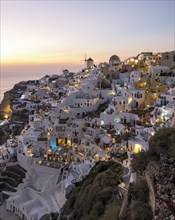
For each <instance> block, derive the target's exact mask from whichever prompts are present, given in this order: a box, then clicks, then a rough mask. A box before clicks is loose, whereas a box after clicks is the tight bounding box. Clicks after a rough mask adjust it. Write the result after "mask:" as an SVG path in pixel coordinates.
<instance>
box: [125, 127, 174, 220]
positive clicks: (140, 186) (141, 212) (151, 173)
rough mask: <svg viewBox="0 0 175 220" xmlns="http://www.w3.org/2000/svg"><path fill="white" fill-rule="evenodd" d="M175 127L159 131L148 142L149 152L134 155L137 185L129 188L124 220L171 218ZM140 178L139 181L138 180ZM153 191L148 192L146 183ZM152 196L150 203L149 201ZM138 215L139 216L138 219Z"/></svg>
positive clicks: (172, 208)
mask: <svg viewBox="0 0 175 220" xmlns="http://www.w3.org/2000/svg"><path fill="white" fill-rule="evenodd" d="M174 161H175V128H163V129H160V130H159V131H158V132H157V133H156V134H155V135H154V136H152V137H151V139H150V141H149V150H148V151H147V152H140V153H139V154H137V155H134V157H133V160H132V169H133V171H135V172H137V174H138V176H140V177H139V178H138V179H137V182H136V183H135V184H133V185H130V188H129V192H128V196H129V206H130V209H129V212H130V213H128V215H127V218H126V219H134V220H137V219H138V220H141V219H143V220H147V219H148V220H149V219H152V218H153V217H152V213H151V212H150V210H151V208H150V207H149V205H148V204H150V203H152V208H153V207H154V208H153V210H152V211H153V213H154V216H157V219H170V218H171V217H172V219H174V217H175V211H174V210H175V204H174V201H173V198H174V197H175V194H174V192H175V191H174V183H175V163H174ZM140 178H141V179H142V180H140ZM145 178H146V179H147V182H148V181H149V185H151V187H152V189H153V191H152V192H151V191H150V189H149V190H148V186H147V182H146V179H145ZM150 193H151V194H152V197H154V202H153V201H152V202H151V201H150V200H149V195H150ZM139 216H140V217H139Z"/></svg>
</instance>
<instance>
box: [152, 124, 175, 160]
mask: <svg viewBox="0 0 175 220" xmlns="http://www.w3.org/2000/svg"><path fill="white" fill-rule="evenodd" d="M149 153H150V154H152V155H154V154H155V155H157V156H158V157H160V154H166V155H167V156H170V157H174V158H175V128H163V129H160V130H159V131H158V132H157V133H156V134H155V135H154V136H152V137H151V139H150V141H149Z"/></svg>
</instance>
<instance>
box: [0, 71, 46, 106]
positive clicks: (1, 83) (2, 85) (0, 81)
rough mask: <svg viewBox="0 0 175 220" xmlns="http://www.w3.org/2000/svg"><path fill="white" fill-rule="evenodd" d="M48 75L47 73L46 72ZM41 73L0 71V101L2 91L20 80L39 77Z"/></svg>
mask: <svg viewBox="0 0 175 220" xmlns="http://www.w3.org/2000/svg"><path fill="white" fill-rule="evenodd" d="M48 75H49V74H48ZM43 76H44V74H43V73H34V74H24V73H7V72H6V73H3V72H2V73H1V75H0V102H1V101H2V99H3V97H4V93H5V92H7V91H9V90H10V89H12V88H13V86H14V85H15V84H16V83H18V82H21V81H27V80H34V79H40V78H42V77H43Z"/></svg>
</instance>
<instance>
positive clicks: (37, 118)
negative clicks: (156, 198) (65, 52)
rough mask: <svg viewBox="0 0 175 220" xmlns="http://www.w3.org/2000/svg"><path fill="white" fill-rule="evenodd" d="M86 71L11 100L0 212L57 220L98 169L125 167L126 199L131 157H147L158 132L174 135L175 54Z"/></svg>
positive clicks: (35, 83)
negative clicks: (164, 130) (166, 130)
mask: <svg viewBox="0 0 175 220" xmlns="http://www.w3.org/2000/svg"><path fill="white" fill-rule="evenodd" d="M85 64H86V67H85V68H84V69H82V70H81V71H79V72H77V73H73V72H70V71H69V70H67V69H65V70H63V73H62V74H61V75H58V74H55V75H51V76H49V75H46V76H44V77H43V78H41V79H38V80H30V81H27V82H20V83H18V84H16V85H15V86H14V88H13V90H12V91H11V93H10V94H11V96H12V97H13V99H12V98H11V110H12V113H11V114H9V115H4V120H3V121H2V122H1V124H0V128H2V129H3V128H6V127H8V131H10V136H9V138H8V139H7V140H6V141H5V142H4V143H2V145H0V169H1V174H0V185H1V186H2V187H1V189H0V193H1V195H2V203H3V202H4V201H5V202H6V203H3V206H0V207H1V208H3V207H5V209H7V210H8V211H11V212H13V213H15V214H16V215H17V216H18V217H19V218H20V219H26V220H47V219H54V218H55V219H61V215H62V212H63V207H64V205H65V203H66V200H67V198H68V195H69V194H70V192H71V191H72V189H73V188H74V187H75V185H77V184H79V183H80V182H81V181H82V180H84V178H85V177H86V176H87V175H88V174H89V172H90V171H91V169H93V167H94V166H95V164H96V163H97V162H99V161H104V162H105V161H106V162H108V161H113V162H115V163H118V164H120V165H121V166H122V167H123V173H122V178H120V180H119V181H118V182H117V184H118V185H117V186H118V188H119V189H120V190H119V195H120V197H121V198H124V197H125V195H126V193H127V192H128V188H129V186H130V184H132V183H133V182H135V181H136V174H135V172H134V171H133V170H132V167H131V163H132V158H133V155H135V154H138V153H139V152H142V151H144V152H146V151H148V149H149V140H150V138H151V137H153V136H154V135H155V134H156V132H157V131H159V130H160V129H161V128H172V127H175V51H172V52H165V53H158V54H153V53H151V52H143V53H140V54H139V55H137V56H136V57H131V58H129V59H127V60H125V61H121V60H120V58H119V57H118V56H117V55H113V56H111V57H110V59H109V62H108V63H107V62H104V63H100V64H99V65H98V66H97V65H95V63H94V61H93V59H92V58H89V59H86V60H85ZM170 163H171V162H170ZM150 169H151V168H150ZM155 169H157V170H159V168H158V167H155ZM161 169H162V170H164V167H163V168H161ZM152 172H154V171H152ZM149 175H151V174H149ZM157 178H159V177H157ZM158 187H159V185H158ZM173 201H175V200H173ZM174 205H175V203H174ZM160 209H161V208H160ZM51 213H52V215H51ZM53 213H56V214H55V215H54V214H53ZM154 214H155V215H156V213H154ZM53 216H54V217H53ZM169 216H172V218H170V217H169ZM165 217H167V218H166V219H171V220H173V219H175V217H174V218H173V214H172V213H171V212H167V216H165ZM7 219H8V218H7Z"/></svg>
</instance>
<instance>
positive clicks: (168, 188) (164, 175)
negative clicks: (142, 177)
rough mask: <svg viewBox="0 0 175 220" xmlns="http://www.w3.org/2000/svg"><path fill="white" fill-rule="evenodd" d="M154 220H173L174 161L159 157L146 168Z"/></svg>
mask: <svg viewBox="0 0 175 220" xmlns="http://www.w3.org/2000/svg"><path fill="white" fill-rule="evenodd" d="M146 179H147V183H148V186H149V189H150V200H151V203H152V204H151V206H152V209H153V213H154V219H155V220H161V219H167V220H175V159H173V158H168V157H165V156H164V157H163V156H162V157H161V159H160V161H159V162H150V163H149V164H148V166H147V168H146Z"/></svg>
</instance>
